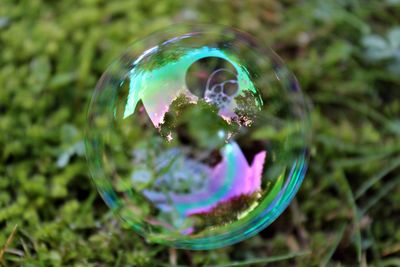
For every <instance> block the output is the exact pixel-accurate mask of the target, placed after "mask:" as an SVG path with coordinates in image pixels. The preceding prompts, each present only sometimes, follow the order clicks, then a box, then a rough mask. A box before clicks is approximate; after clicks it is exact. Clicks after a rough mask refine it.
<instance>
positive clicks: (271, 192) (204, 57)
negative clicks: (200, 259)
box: [86, 25, 309, 249]
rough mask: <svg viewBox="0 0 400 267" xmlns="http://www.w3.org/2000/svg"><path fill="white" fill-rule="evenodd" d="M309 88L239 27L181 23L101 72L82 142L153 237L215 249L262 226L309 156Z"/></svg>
mask: <svg viewBox="0 0 400 267" xmlns="http://www.w3.org/2000/svg"><path fill="white" fill-rule="evenodd" d="M308 136H309V124H308V113H307V110H306V105H305V102H304V99H303V95H302V93H301V90H300V88H299V84H298V83H297V81H296V79H295V78H294V76H293V75H292V74H291V73H290V72H289V70H288V69H287V68H286V67H285V65H284V64H283V63H282V61H281V60H280V59H279V58H278V56H277V55H276V54H275V53H274V52H273V51H271V50H270V49H267V48H265V47H263V46H262V45H261V44H260V43H258V42H257V41H255V40H254V39H253V37H251V36H249V35H247V34H245V33H242V32H239V31H237V30H234V29H231V28H226V27H219V26H198V25H197V26H193V25H177V26H173V27H172V28H169V29H166V30H163V31H159V32H157V33H154V34H152V35H150V36H149V37H146V38H144V39H142V40H140V41H138V42H137V43H135V44H133V45H132V46H131V47H130V48H129V49H128V50H126V51H125V53H124V54H122V56H121V57H120V59H119V60H117V61H116V62H114V63H113V64H112V65H111V66H110V67H109V68H108V69H107V71H106V72H105V73H104V74H103V75H102V77H101V78H100V80H99V82H98V84H97V86H96V89H95V92H94V95H93V97H92V101H91V104H90V107H89V111H88V127H87V133H86V152H87V158H88V163H89V167H90V170H91V174H92V177H93V181H94V182H95V184H96V186H97V188H98V190H99V192H100V194H101V195H102V197H103V199H104V200H105V202H106V203H107V204H108V206H109V207H110V208H111V209H112V210H113V211H114V212H115V213H116V214H118V215H119V216H120V217H121V218H122V219H123V220H124V221H125V222H126V223H127V224H128V225H129V226H130V227H131V228H133V229H134V230H135V231H136V232H138V233H139V234H141V235H142V236H144V237H145V238H146V239H147V240H148V241H149V242H156V243H162V244H167V245H170V246H174V247H179V248H189V249H212V248H217V247H222V246H226V245H230V244H233V243H236V242H239V241H241V240H243V239H245V238H248V237H250V236H253V235H255V234H256V233H258V232H259V231H261V230H262V229H263V228H265V227H266V226H268V225H269V224H270V223H271V222H272V221H273V220H275V219H276V218H277V217H278V216H279V215H280V214H281V213H282V212H283V210H284V209H285V208H286V207H287V205H288V204H289V202H290V201H291V200H292V198H293V197H294V195H295V194H296V192H297V190H298V188H299V186H300V184H301V182H302V180H303V177H304V174H305V170H306V166H307V148H308Z"/></svg>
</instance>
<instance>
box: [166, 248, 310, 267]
mask: <svg viewBox="0 0 400 267" xmlns="http://www.w3.org/2000/svg"><path fill="white" fill-rule="evenodd" d="M310 253H311V252H310V251H303V252H296V253H289V254H286V255H280V256H272V257H268V258H260V259H254V260H248V261H242V262H232V263H227V264H220V265H213V267H238V266H251V265H254V264H267V263H273V262H279V261H284V260H290V259H294V258H296V257H303V256H306V255H309V254H310ZM161 266H165V267H183V266H182V265H171V264H165V263H164V264H161Z"/></svg>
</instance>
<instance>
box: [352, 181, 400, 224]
mask: <svg viewBox="0 0 400 267" xmlns="http://www.w3.org/2000/svg"><path fill="white" fill-rule="evenodd" d="M399 184H400V176H397V177H396V178H394V179H393V180H392V181H390V182H388V183H386V184H385V185H383V186H382V187H381V189H380V190H379V191H378V193H376V194H375V195H374V196H372V197H370V198H368V201H367V203H366V204H365V205H364V207H362V208H361V210H360V215H361V217H362V216H363V215H364V214H365V213H367V212H368V210H369V209H370V208H372V207H373V206H374V205H376V204H377V203H378V202H379V201H380V200H381V199H382V198H383V197H385V196H387V194H388V193H389V192H390V191H392V190H393V189H395V188H396V186H397V185H399Z"/></svg>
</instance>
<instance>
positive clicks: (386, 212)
mask: <svg viewBox="0 0 400 267" xmlns="http://www.w3.org/2000/svg"><path fill="white" fill-rule="evenodd" d="M177 22H206V23H216V24H223V25H230V26H234V27H237V28H240V29H242V30H244V31H247V32H250V33H252V34H253V35H255V36H256V37H257V38H258V39H260V40H261V41H262V42H264V44H265V45H268V46H271V47H272V48H273V49H274V50H275V51H276V52H277V53H278V54H279V55H280V56H281V57H282V58H283V59H284V60H285V61H286V63H287V64H288V65H289V67H290V68H291V69H292V71H293V72H294V73H295V74H296V75H297V77H298V79H299V81H300V83H301V85H302V88H303V90H304V91H305V93H306V94H307V96H308V99H309V101H310V105H311V107H312V112H311V116H312V122H313V126H312V127H313V129H312V131H313V143H312V148H311V164H310V169H309V172H308V174H307V176H306V179H305V181H304V183H303V186H302V187H301V189H300V191H299V193H298V195H297V197H296V199H295V200H294V201H293V202H292V204H291V205H290V207H289V208H288V209H287V210H286V212H285V213H284V214H283V215H282V216H281V217H280V218H279V219H278V220H277V221H276V222H275V223H273V224H272V225H271V226H270V227H268V228H267V229H265V230H264V231H263V232H262V233H261V234H259V235H258V236H256V237H254V238H252V239H249V240H247V241H245V242H242V243H240V244H237V245H235V246H231V247H227V248H224V249H219V250H214V251H204V252H194V251H181V250H174V249H170V248H166V247H162V246H155V245H149V244H146V242H145V241H144V240H143V239H142V238H140V237H139V236H138V235H136V234H135V233H134V232H133V231H132V230H130V229H127V228H126V227H125V226H124V225H122V224H121V222H120V221H119V220H118V219H117V218H115V217H114V216H113V215H112V214H111V213H110V211H109V210H108V208H107V207H106V206H105V204H104V203H103V201H102V200H101V198H100V197H99V195H98V194H97V192H96V190H95V188H94V186H93V185H92V183H91V181H90V179H89V175H88V170H87V166H86V162H85V158H84V150H83V129H84V126H85V112H86V106H87V102H88V100H89V99H90V97H91V93H92V92H93V88H94V85H95V83H96V81H97V79H98V78H99V77H100V75H101V73H102V72H103V71H104V70H105V68H106V67H107V66H108V65H109V64H110V63H111V62H112V60H113V59H114V58H116V57H118V56H119V55H120V53H121V51H124V49H125V48H126V47H127V46H128V45H129V44H130V43H132V42H133V41H134V40H136V39H138V38H141V37H142V36H145V35H146V34H148V33H150V32H152V31H154V30H157V29H160V28H162V27H165V26H167V25H170V24H172V23H177ZM0 265H1V266H400V1H399V0H379V1H378V0H371V1H367V0H309V1H294V0H227V1H223V0H220V1H217V0H214V1H211V0H190V1H183V0H179V1H178V0H165V1H160V0H121V1H117V0H115V1H107V0H82V1H73V0H59V1H56V0H54V1H51V0H21V1H18V0H0Z"/></svg>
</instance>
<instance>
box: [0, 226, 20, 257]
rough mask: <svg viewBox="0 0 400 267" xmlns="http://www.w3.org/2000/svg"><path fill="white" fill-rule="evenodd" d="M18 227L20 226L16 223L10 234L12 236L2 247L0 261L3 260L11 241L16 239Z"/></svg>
mask: <svg viewBox="0 0 400 267" xmlns="http://www.w3.org/2000/svg"><path fill="white" fill-rule="evenodd" d="M17 228H18V225H15V226H14V229H13V230H12V232H11V234H10V236H9V237H8V238H7V241H6V243H5V244H4V246H3V247H2V248H1V249H0V262H2V261H3V256H4V253H5V251H6V249H7V248H8V247H9V246H10V245H11V242H12V241H13V240H14V235H15V233H16V232H17Z"/></svg>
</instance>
